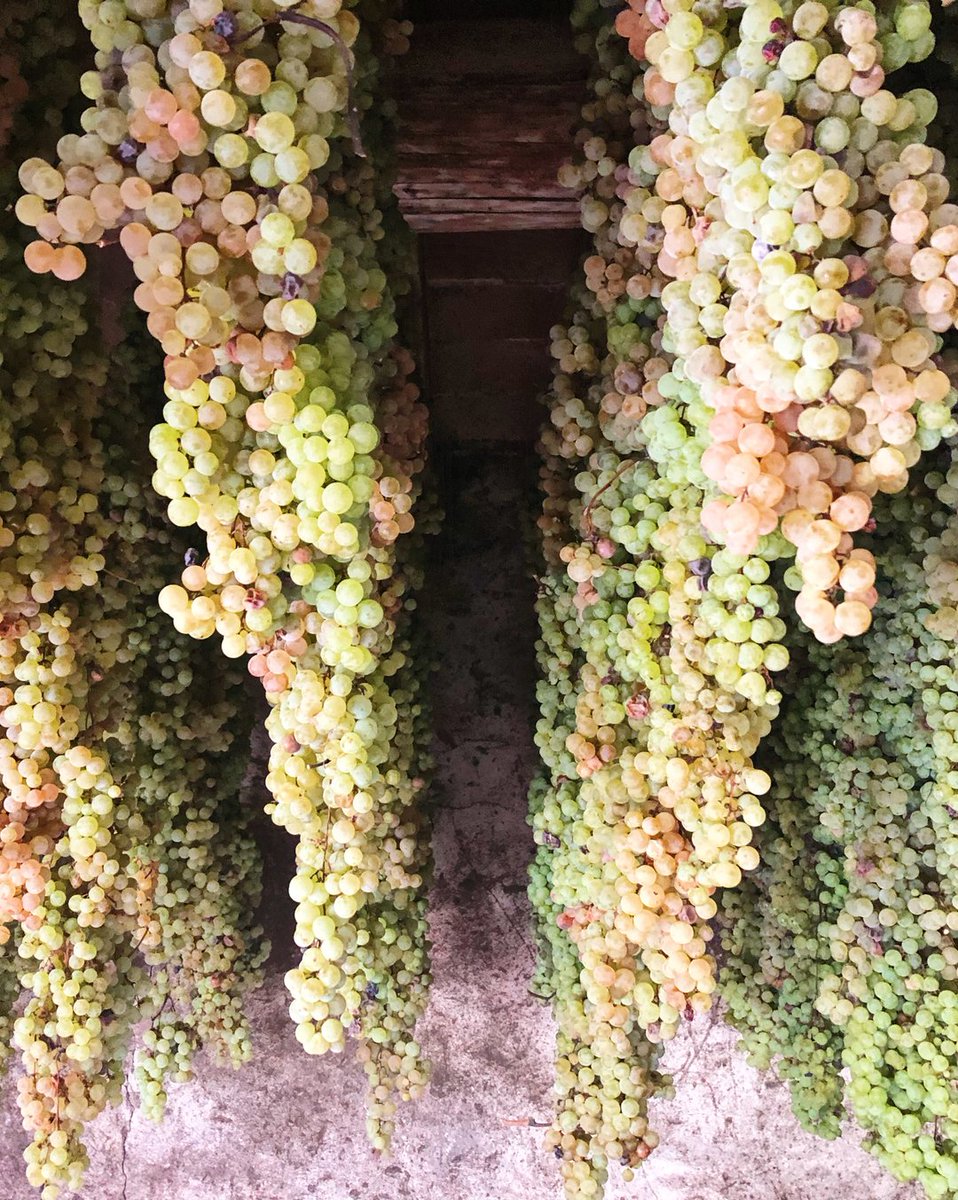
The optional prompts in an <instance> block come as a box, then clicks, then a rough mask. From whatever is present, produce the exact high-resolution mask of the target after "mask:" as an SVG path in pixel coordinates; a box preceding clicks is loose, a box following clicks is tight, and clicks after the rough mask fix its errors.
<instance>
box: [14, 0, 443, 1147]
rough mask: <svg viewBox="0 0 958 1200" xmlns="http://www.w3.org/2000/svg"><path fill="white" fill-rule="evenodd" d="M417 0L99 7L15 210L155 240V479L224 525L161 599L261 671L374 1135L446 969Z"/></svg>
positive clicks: (58, 268)
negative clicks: (408, 173)
mask: <svg viewBox="0 0 958 1200" xmlns="http://www.w3.org/2000/svg"><path fill="white" fill-rule="evenodd" d="M395 7H396V6H395V5H394V4H392V3H391V2H388V0H364V2H363V3H361V4H354V3H345V4H344V3H340V0H308V2H304V3H283V4H279V5H276V4H273V3H271V2H265V0H264V2H262V3H261V2H259V0H256V2H255V3H253V4H248V3H244V4H239V3H231V2H229V0H227V2H225V3H224V2H223V0H190V3H189V4H158V5H151V6H149V11H148V12H147V11H146V10H144V9H143V7H142V5H139V4H135V3H119V4H117V5H115V6H113V7H112V8H111V10H110V12H109V13H107V12H106V11H105V10H104V7H103V6H102V5H97V4H86V3H81V4H80V14H81V16H82V18H83V20H84V23H85V24H86V25H87V28H88V29H89V30H90V34H91V37H92V40H93V44H94V46H95V48H96V51H97V55H96V69H95V70H94V71H91V72H89V73H88V74H86V75H85V76H84V77H83V81H82V85H83V89H84V94H85V95H86V96H87V98H88V99H89V100H90V102H91V103H90V106H89V107H88V108H87V110H86V112H85V113H84V115H83V118H82V121H81V124H82V126H83V129H84V131H85V132H84V133H83V134H82V135H79V136H74V135H68V136H66V137H64V138H62V139H61V140H60V142H59V144H58V147H57V151H58V156H59V159H58V162H57V164H56V165H55V166H51V165H49V164H48V163H46V162H44V161H43V160H41V159H39V158H34V159H29V160H27V161H26V162H25V163H24V164H23V166H22V167H21V170H20V179H21V183H22V186H23V188H24V194H23V196H22V197H21V199H20V200H19V202H18V204H17V206H16V211H17V215H18V217H19V218H20V220H21V221H22V222H23V223H24V224H25V225H27V226H30V227H32V228H33V229H35V230H36V233H37V235H38V237H37V239H36V240H35V241H34V242H32V243H31V244H30V245H29V246H28V247H27V251H26V261H27V263H28V265H29V266H30V267H31V268H32V269H33V270H35V271H38V272H41V273H43V272H46V271H51V272H52V273H53V274H54V275H56V276H58V277H60V278H73V277H75V276H76V275H78V274H80V273H81V272H82V270H83V266H84V263H85V258H84V253H83V251H82V249H81V247H82V246H84V245H86V246H89V245H92V244H94V243H100V242H102V241H103V240H104V239H110V238H112V237H118V239H119V242H120V244H121V245H122V247H123V249H124V250H125V251H126V254H127V255H128V257H129V258H130V260H131V262H132V264H133V269H134V272H135V275H136V278H137V280H138V283H137V286H136V288H135V291H134V299H135V302H136V304H137V305H138V306H139V307H140V308H141V309H142V310H143V311H144V312H145V313H146V314H147V327H148V329H149V331H150V333H151V334H152V335H153V337H154V338H155V339H156V341H157V342H158V343H159V345H160V346H161V348H162V350H163V353H164V375H165V393H166V396H167V403H166V405H165V406H164V409H163V421H162V422H161V423H160V424H157V425H156V426H155V427H154V429H153V430H152V433H151V435H150V449H151V450H152V453H153V456H154V458H155V462H156V470H155V473H154V476H153V483H154V487H155V489H156V491H157V492H158V493H159V494H160V495H161V496H163V497H164V498H165V499H166V500H167V508H168V513H169V516H170V519H171V520H172V522H173V523H174V524H175V525H177V526H180V527H183V528H188V527H192V526H199V530H200V533H199V540H200V542H201V545H202V549H199V550H197V552H196V555H195V556H194V558H193V559H192V560H191V561H190V562H189V563H188V564H187V565H186V567H185V569H184V570H183V572H182V575H181V578H180V581H179V582H178V583H171V584H168V585H167V586H166V587H164V588H163V589H162V590H161V592H160V596H159V601H160V606H161V608H162V609H163V610H164V611H165V612H166V613H168V614H169V615H170V616H171V617H172V619H173V622H174V625H175V628H176V629H177V630H178V631H179V632H181V633H185V634H188V635H190V636H191V637H195V638H198V639H207V638H211V637H213V636H218V637H219V639H220V640H221V643H222V648H223V651H224V653H225V654H226V656H227V657H228V658H231V659H242V658H245V659H247V662H248V668H249V671H250V674H251V675H253V676H254V677H255V678H256V679H258V680H260V682H261V685H262V687H263V689H264V691H265V694H266V697H267V699H268V701H269V704H270V708H271V711H270V715H269V718H268V722H267V727H268V730H269V733H270V736H271V738H272V741H273V750H272V754H271V757H270V763H269V772H268V776H267V784H268V786H269V789H270V791H271V793H272V802H271V804H270V805H269V811H270V812H271V814H272V816H273V817H274V819H275V820H276V821H277V822H278V823H280V824H281V825H283V826H284V827H285V828H287V829H288V830H289V831H290V832H291V833H293V834H294V835H295V836H296V837H297V839H298V841H297V872H296V877H295V879H294V880H293V881H292V883H291V887H290V891H291V894H292V896H293V898H294V900H295V901H296V903H297V910H296V911H297V928H296V941H297V944H298V945H299V946H300V947H301V949H302V952H303V954H302V962H301V964H300V965H299V966H298V967H297V968H296V969H295V970H293V971H291V972H290V973H289V975H288V977H287V982H288V985H289V988H290V991H291V993H292V1004H291V1015H292V1017H293V1019H294V1021H295V1022H296V1026H297V1036H298V1038H299V1040H300V1042H301V1043H302V1044H303V1046H304V1047H305V1048H306V1049H307V1050H308V1051H309V1052H311V1053H317V1054H319V1053H324V1052H327V1051H333V1052H338V1051H341V1050H343V1049H344V1047H345V1044H346V1040H347V1038H349V1037H351V1036H353V1037H356V1038H358V1040H359V1042H360V1045H361V1052H360V1057H361V1058H362V1060H363V1062H364V1063H365V1064H366V1067H367V1073H368V1074H369V1077H370V1106H369V1117H370V1134H371V1137H372V1140H373V1143H374V1145H375V1146H377V1147H379V1148H384V1147H385V1146H386V1145H387V1143H388V1138H389V1132H390V1130H391V1127H392V1118H393V1115H394V1112H395V1099H396V1096H397V1095H398V1096H400V1097H409V1096H415V1095H417V1094H418V1093H419V1092H420V1091H421V1090H422V1087H423V1086H424V1083H425V1081H426V1075H427V1072H426V1067H425V1064H424V1062H423V1060H422V1057H421V1052H420V1047H419V1045H418V1043H417V1042H416V1040H415V1037H414V1031H413V1027H414V1025H415V1021H416V1018H417V1016H418V1015H419V1013H420V1012H421V1010H422V1007H423V1004H424V998H425V991H426V988H427V985H428V982H429V974H428V955H427V940H426V924H425V917H424V911H423V899H422V896H423V887H424V882H425V875H426V872H427V868H428V830H427V825H426V818H425V815H424V810H423V804H422V793H423V787H424V781H425V768H426V765H427V764H426V759H425V756H424V753H423V749H422V737H421V711H422V704H421V700H420V695H419V691H420V682H419V676H418V675H417V674H416V672H415V669H414V667H413V665H412V661H411V643H412V640H413V639H414V636H415V634H414V630H413V628H412V612H413V609H414V607H415V601H414V598H413V595H412V592H413V588H414V585H415V583H416V580H417V576H418V572H419V567H418V562H417V559H418V545H419V542H418V539H417V538H416V537H415V536H414V537H413V539H412V542H411V543H410V545H409V546H408V547H406V548H405V549H403V548H402V543H399V544H398V545H397V542H399V539H400V535H406V536H405V537H404V538H403V542H406V541H408V539H409V535H410V534H411V533H412V531H413V528H414V525H415V520H414V517H413V505H414V503H415V501H416V500H417V498H418V496H419V493H420V490H421V484H420V476H421V473H422V470H423V468H424V466H425V452H424V442H425V435H426V409H425V406H424V404H423V403H422V402H421V400H420V398H419V392H418V388H417V386H416V383H415V381H414V370H415V364H414V362H413V360H412V358H411V357H410V355H409V354H408V352H407V351H406V350H405V349H404V348H403V347H402V346H401V345H400V344H399V342H398V340H397V330H398V320H399V310H400V308H401V306H402V304H403V302H404V297H405V296H406V294H407V293H408V292H409V290H410V282H411V278H412V272H413V258H412V252H411V246H410V240H409V235H408V233H407V232H406V231H405V229H404V227H403V226H402V225H401V222H400V221H399V219H398V213H397V211H396V205H395V201H394V200H393V198H392V193H391V165H390V164H391V143H392V136H393V134H392V125H393V120H394V111H393V107H392V105H391V103H390V102H389V101H388V100H387V99H385V98H384V97H383V95H382V90H383V89H382V76H383V71H384V67H385V65H386V64H387V63H388V60H389V57H390V56H391V55H393V54H396V53H401V52H402V51H403V50H404V49H405V48H406V45H407V35H408V32H409V27H408V25H406V24H405V23H403V22H401V21H398V20H397V19H396V18H395V16H394V15H393V10H394V8H395ZM162 1040H163V1041H164V1042H165V1043H166V1044H167V1045H169V1046H172V1043H171V1042H170V1039H169V1037H168V1036H165V1037H164V1038H163V1039H162ZM178 1044H179V1043H178ZM165 1053H172V1051H171V1050H168V1051H165ZM175 1056H176V1055H175V1054H174V1057H175Z"/></svg>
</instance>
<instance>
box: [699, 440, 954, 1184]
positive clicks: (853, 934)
mask: <svg viewBox="0 0 958 1200" xmlns="http://www.w3.org/2000/svg"><path fill="white" fill-rule="evenodd" d="M952 457H953V449H951V450H949V452H948V453H946V454H942V453H941V452H938V453H936V454H934V455H933V456H932V459H931V464H930V466H931V469H930V471H929V472H928V474H927V475H926V476H925V478H924V479H922V478H921V473H917V472H916V475H917V476H918V478H917V479H916V478H915V477H914V476H913V478H912V480H911V482H910V483H909V486H908V488H907V489H906V490H905V491H903V492H901V493H899V494H898V495H896V496H895V497H894V498H891V499H886V500H884V501H882V503H881V504H880V505H879V506H876V515H877V517H878V522H877V532H876V534H875V536H874V538H873V540H872V549H873V551H874V554H875V557H876V560H877V562H878V565H879V570H880V590H881V593H882V594H881V596H880V598H879V602H878V605H877V607H876V610H875V612H876V619H875V623H874V626H873V629H872V630H871V631H870V633H869V636H868V638H867V639H865V640H864V641H863V642H861V643H852V644H849V645H846V646H844V647H841V648H833V649H829V650H825V649H823V648H821V647H820V646H818V645H816V644H815V642H814V641H812V640H811V639H808V638H803V639H802V641H803V643H804V646H803V649H804V652H805V655H806V657H805V658H804V661H803V666H802V668H801V671H800V672H799V671H798V670H796V672H795V673H794V677H793V678H791V679H789V680H788V683H789V684H790V687H789V692H788V694H789V700H788V702H787V705H786V711H785V713H784V715H783V718H782V721H781V724H780V726H779V728H778V729H777V730H776V732H775V733H774V734H773V735H772V738H771V739H770V740H769V743H768V755H769V761H770V762H774V766H775V783H774V785H773V789H772V794H771V798H770V803H769V808H770V818H771V819H770V823H769V829H768V831H767V832H766V831H763V833H762V853H763V866H762V867H761V868H760V870H759V872H758V873H757V877H756V880H755V883H754V884H753V885H750V886H749V887H748V888H747V889H746V890H745V891H743V892H742V894H741V895H740V896H737V897H734V898H730V899H729V901H728V903H727V905H726V907H725V915H724V917H723V928H722V940H723V944H724V947H725V949H726V952H727V957H726V966H725V970H724V973H723V977H722V983H721V990H722V992H723V995H724V996H725V997H726V999H727V1001H728V1003H729V1006H730V1011H731V1015H732V1019H733V1021H734V1023H735V1024H736V1026H737V1027H738V1028H739V1029H740V1030H741V1031H742V1034H743V1039H744V1042H745V1045H746V1047H747V1048H748V1050H749V1052H750V1054H751V1055H752V1057H753V1059H754V1061H755V1063H756V1065H759V1066H763V1067H768V1066H773V1067H774V1069H775V1070H776V1071H777V1072H778V1073H779V1074H780V1075H781V1076H782V1077H783V1078H785V1079H786V1080H788V1081H789V1083H790V1086H791V1089H792V1095H793V1103H794V1106H795V1109H796V1112H797V1114H798V1115H799V1117H800V1118H801V1119H802V1120H803V1122H804V1123H806V1124H808V1125H809V1126H810V1127H811V1128H814V1129H818V1130H819V1131H820V1132H823V1133H825V1134H826V1135H827V1136H835V1135H836V1134H837V1133H838V1132H839V1130H840V1128H841V1125H842V1122H843V1119H844V1101H845V1099H846V1098H847V1101H848V1104H849V1107H850V1108H851V1110H852V1112H853V1113H854V1115H855V1117H856V1119H857V1120H858V1121H859V1122H860V1123H861V1124H862V1125H863V1126H864V1128H865V1129H866V1132H867V1135H868V1136H867V1142H866V1145H867V1146H868V1148H869V1149H870V1150H871V1151H872V1152H873V1153H874V1154H875V1155H876V1156H877V1157H878V1159H879V1160H880V1161H881V1162H882V1163H883V1164H884V1165H885V1166H886V1167H887V1168H888V1169H889V1170H890V1171H891V1172H892V1173H893V1174H895V1175H896V1176H897V1177H898V1178H900V1179H903V1180H917V1181H919V1182H920V1183H921V1185H922V1186H923V1189H924V1191H925V1193H926V1194H927V1195H928V1196H935V1197H936V1196H945V1195H947V1194H948V1193H949V1191H950V1190H951V1189H952V1188H953V1187H954V1180H955V1179H956V1177H958V1146H956V1144H955V1141H954V1139H953V1137H952V1136H951V1124H952V1119H953V1114H952V1107H953V1105H952V1098H951V1094H950V1083H949V1081H950V1080H953V1079H954V1077H955V1075H956V1072H958V1060H956V1057H955V1050H954V1040H953V1036H952V1035H953V1031H954V1028H955V1020H956V1018H955V1012H956V1010H958V996H956V994H955V961H956V950H955V947H954V944H953V943H954V932H955V930H954V926H955V925H956V922H955V920H954V896H955V887H956V884H958V873H956V865H958V860H956V856H955V846H954V844H953V842H954V838H953V830H952V826H953V815H952V814H953V813H954V811H955V808H954V801H955V796H954V781H955V774H954V763H955V760H956V743H955V740H954V734H953V730H952V726H953V724H954V710H955V705H956V700H955V696H956V688H958V683H956V680H955V675H954V670H953V667H952V663H953V650H954V639H955V637H956V635H958V626H956V624H955V616H954V614H955V608H954V601H955V600H956V599H958V596H956V595H955V594H954V584H955V579H956V578H958V564H956V562H955V551H956V550H958V533H956V521H955V516H954V511H955V510H954V501H955V497H956V494H958V493H956V491H955V482H956V476H955V470H954V466H953V464H952ZM931 1064H933V1068H932V1067H931ZM843 1076H846V1077H847V1083H846V1081H845V1078H843ZM936 1124H937V1125H939V1126H940V1128H941V1129H942V1130H943V1131H944V1132H943V1133H942V1134H941V1135H939V1136H938V1137H929V1138H925V1137H924V1136H923V1134H922V1133H921V1130H922V1129H923V1128H925V1127H926V1126H932V1125H936Z"/></svg>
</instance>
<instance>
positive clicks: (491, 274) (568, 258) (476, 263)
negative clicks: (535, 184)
mask: <svg viewBox="0 0 958 1200" xmlns="http://www.w3.org/2000/svg"><path fill="white" fill-rule="evenodd" d="M589 245H591V243H590V242H589V241H588V240H587V237H586V234H585V233H584V232H583V231H582V230H581V229H576V230H556V231H553V230H538V231H536V232H521V231H519V232H515V231H513V232H503V233H498V234H491V233H464V234H458V235H456V236H455V237H446V236H444V235H443V234H436V235H435V236H430V237H424V238H423V239H422V241H421V243H420V247H419V250H420V257H421V261H422V270H423V277H424V279H425V281H426V286H427V287H428V288H429V290H430V292H431V291H433V290H434V289H437V288H444V287H446V286H452V287H455V286H457V285H459V284H462V283H467V284H483V283H498V282H500V281H505V282H506V283H518V284H523V283H538V284H544V283H549V284H551V285H552V286H553V287H558V288H559V289H561V290H563V291H564V290H565V289H566V288H567V287H568V283H569V280H570V279H571V278H572V273H573V271H574V270H575V268H576V266H577V264H578V262H579V260H580V259H581V257H582V255H583V254H584V253H585V251H586V248H587V247H588V246H589Z"/></svg>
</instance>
